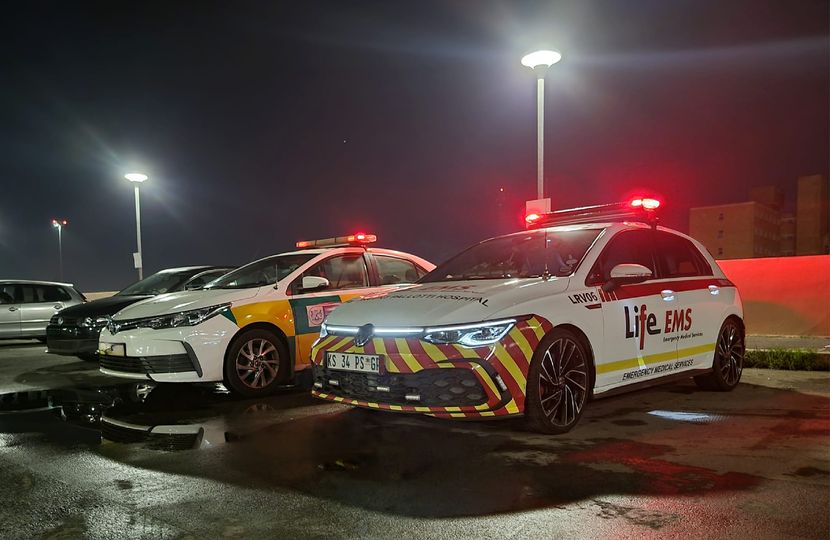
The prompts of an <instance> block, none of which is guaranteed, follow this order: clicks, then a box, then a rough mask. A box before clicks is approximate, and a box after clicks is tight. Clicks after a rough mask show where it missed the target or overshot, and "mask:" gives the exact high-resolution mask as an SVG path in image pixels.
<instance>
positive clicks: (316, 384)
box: [314, 382, 323, 388]
mask: <svg viewBox="0 0 830 540" xmlns="http://www.w3.org/2000/svg"><path fill="white" fill-rule="evenodd" d="M322 387H323V383H321V382H316V383H314V388H322Z"/></svg>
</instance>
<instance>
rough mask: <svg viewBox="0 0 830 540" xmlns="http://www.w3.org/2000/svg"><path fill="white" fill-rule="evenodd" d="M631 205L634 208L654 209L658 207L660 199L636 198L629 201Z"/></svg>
mask: <svg viewBox="0 0 830 540" xmlns="http://www.w3.org/2000/svg"><path fill="white" fill-rule="evenodd" d="M631 206H633V207H634V208H638V207H641V208H644V209H646V210H656V209H658V208H659V207H660V201H658V200H657V199H649V198H644V199H641V198H637V199H634V200H633V201H631Z"/></svg>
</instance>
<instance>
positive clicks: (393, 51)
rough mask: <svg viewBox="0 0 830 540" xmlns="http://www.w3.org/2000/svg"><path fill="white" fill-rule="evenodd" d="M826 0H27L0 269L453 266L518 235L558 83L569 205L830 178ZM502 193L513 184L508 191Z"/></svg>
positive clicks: (16, 7)
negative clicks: (534, 62) (541, 71)
mask: <svg viewBox="0 0 830 540" xmlns="http://www.w3.org/2000/svg"><path fill="white" fill-rule="evenodd" d="M828 5H830V4H828V2H827V1H826V0H824V1H811V0H797V1H792V0H790V1H779V2H769V1H763V0H747V1H738V0H734V1H732V0H714V1H701V0H689V1H677V0H675V1H671V2H667V1H665V0H653V1H635V0H619V1H604V2H600V1H597V2H588V1H584V0H580V1H574V2H485V1H472V0H468V1H463V2H427V1H423V0H419V1H410V2H399V1H395V2H388V1H377V2H340V1H335V2H310V1H293V2H266V1H250V2H239V1H234V2H231V1H228V2H217V3H210V2H184V1H170V0H165V1H158V2H117V1H116V2H112V1H110V2H105V3H101V4H96V3H93V2H66V1H60V2H54V3H48V2H38V1H31V2H16V3H6V4H4V5H3V7H2V15H0V188H1V189H0V278H33V279H34V278H39V279H53V278H56V277H57V274H58V264H57V235H56V232H55V231H54V229H52V227H51V226H50V220H51V218H53V217H62V218H66V219H68V220H69V221H70V223H69V226H68V227H67V228H66V229H65V234H64V265H65V278H66V280H67V281H72V282H74V283H76V284H77V285H79V286H80V287H81V288H82V289H83V290H87V291H90V290H112V289H118V288H121V287H123V286H125V285H127V284H128V283H130V282H131V281H133V280H134V278H135V270H134V269H133V268H132V256H131V253H132V252H133V251H134V250H135V220H134V213H133V212H134V209H133V193H132V188H131V185H130V184H129V183H128V182H127V181H126V180H124V179H123V178H122V175H123V174H124V173H125V172H128V171H129V170H132V169H137V170H141V171H144V172H147V173H148V174H149V175H150V177H151V178H150V181H148V182H147V183H146V184H145V185H144V186H143V187H142V220H143V243H144V259H145V275H146V274H147V273H150V272H152V271H155V270H158V269H160V268H163V267H167V266H177V265H187V264H242V263H245V262H248V261H250V260H252V259H254V258H258V257H262V256H265V255H269V254H272V253H278V252H280V251H285V250H287V249H290V248H292V247H293V244H294V242H295V241H297V240H299V239H306V238H323V237H328V236H335V235H338V234H348V233H351V232H355V231H357V230H365V231H366V232H374V233H376V234H377V235H378V236H379V237H380V243H379V245H382V246H384V247H391V248H397V249H403V250H408V251H412V252H414V253H417V254H419V255H422V256H424V257H427V258H430V259H432V260H433V262H440V261H442V260H443V259H445V258H446V257H448V256H450V255H452V254H453V253H454V252H456V251H457V250H459V249H461V248H463V247H465V246H466V245H468V244H470V243H472V242H475V241H478V240H481V239H483V238H486V237H489V236H492V235H494V234H499V233H502V232H508V231H510V230H514V229H516V228H518V227H519V226H520V220H521V215H522V211H523V210H522V204H523V202H522V201H524V200H525V199H526V198H531V197H532V196H535V167H536V127H535V121H536V116H535V80H534V76H533V74H532V72H530V71H529V70H528V69H527V68H524V67H522V66H521V65H520V63H519V59H520V57H521V56H522V54H523V53H525V52H527V51H529V50H532V49H534V48H540V47H545V46H547V47H555V48H558V49H559V50H560V51H561V52H562V54H563V56H564V59H563V61H562V62H561V63H560V64H558V65H556V66H554V67H553V68H552V70H551V72H550V73H549V75H548V77H547V93H546V107H547V111H546V112H547V116H546V173H547V174H546V177H547V186H548V189H549V191H550V193H551V195H552V198H553V200H554V203H553V204H554V207H567V206H575V205H584V204H593V203H601V202H609V201H614V200H618V199H621V198H622V197H625V196H627V195H629V194H632V193H635V192H637V191H639V190H648V191H649V192H650V193H657V194H661V195H663V196H664V197H665V199H666V201H667V204H666V208H665V210H666V216H665V222H666V223H667V224H669V225H670V226H675V227H678V228H680V229H681V230H685V229H686V227H687V222H688V208H689V206H695V205H702V204H716V203H723V202H739V201H743V200H747V198H748V191H749V189H750V188H751V187H753V186H757V185H764V184H776V185H779V186H781V187H783V188H785V189H787V190H789V196H790V201H792V198H793V191H792V190H793V184H794V182H795V179H796V177H797V176H799V175H804V174H816V173H821V174H825V175H826V174H828V161H829V160H830V156H829V155H828V153H830V150H828V149H829V148H830V128H828V119H829V118H830V110H829V105H828V104H830V52H829V51H830V38H829V37H828V20H830V9H828ZM499 188H504V189H505V195H504V196H502V195H500V194H499Z"/></svg>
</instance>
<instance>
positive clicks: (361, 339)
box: [354, 324, 375, 347]
mask: <svg viewBox="0 0 830 540" xmlns="http://www.w3.org/2000/svg"><path fill="white" fill-rule="evenodd" d="M374 333H375V326H374V325H373V324H364V325H363V326H361V327H360V328H358V329H357V334H355V336H354V344H355V345H357V346H358V347H363V346H364V345H366V344H367V343H369V340H370V339H372V335H373V334H374Z"/></svg>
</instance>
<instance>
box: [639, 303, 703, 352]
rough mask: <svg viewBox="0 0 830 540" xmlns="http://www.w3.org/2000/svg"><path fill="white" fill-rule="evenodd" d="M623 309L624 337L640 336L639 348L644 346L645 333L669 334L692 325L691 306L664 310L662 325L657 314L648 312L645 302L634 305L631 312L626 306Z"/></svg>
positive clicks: (681, 330)
mask: <svg viewBox="0 0 830 540" xmlns="http://www.w3.org/2000/svg"><path fill="white" fill-rule="evenodd" d="M623 309H624V310H625V339H629V338H640V350H641V351H642V350H643V347H644V346H645V339H646V334H649V335H651V336H655V335H658V334H663V333H666V334H671V333H673V332H684V331H686V330H689V329H690V328H691V327H692V308H686V309H675V310H671V311H666V316H665V318H664V320H663V325H662V326H660V325H658V323H657V315H655V314H654V313H648V312H647V311H646V306H645V304H643V305H641V306H639V307H637V306H634V308H633V314H632V312H631V311H630V310H629V308H628V306H624V307H623Z"/></svg>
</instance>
